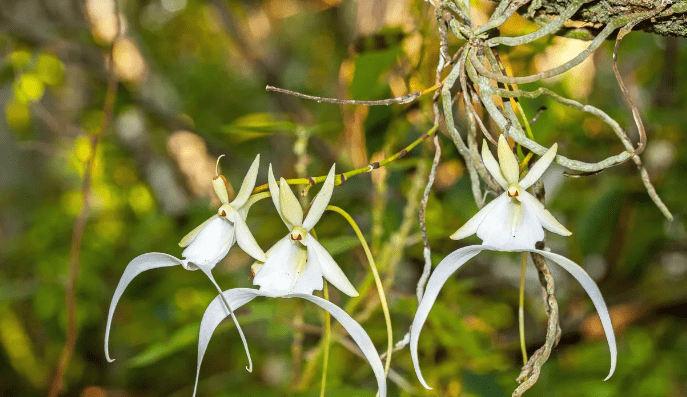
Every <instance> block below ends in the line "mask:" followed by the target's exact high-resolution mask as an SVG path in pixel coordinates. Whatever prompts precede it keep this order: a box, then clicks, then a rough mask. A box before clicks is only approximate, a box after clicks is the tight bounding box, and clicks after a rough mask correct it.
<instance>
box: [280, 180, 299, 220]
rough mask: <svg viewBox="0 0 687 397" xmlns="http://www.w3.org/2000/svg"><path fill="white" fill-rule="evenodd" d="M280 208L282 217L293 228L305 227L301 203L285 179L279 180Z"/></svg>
mask: <svg viewBox="0 0 687 397" xmlns="http://www.w3.org/2000/svg"><path fill="white" fill-rule="evenodd" d="M279 208H281V215H282V216H283V217H284V219H286V221H287V222H288V223H290V224H291V225H293V226H302V225H303V208H302V207H301V203H299V202H298V199H297V198H296V196H295V195H294V194H293V191H292V190H291V187H290V186H289V184H288V183H286V179H284V178H281V179H279Z"/></svg>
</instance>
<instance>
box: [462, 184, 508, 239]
mask: <svg viewBox="0 0 687 397" xmlns="http://www.w3.org/2000/svg"><path fill="white" fill-rule="evenodd" d="M502 196H503V195H501V196H499V197H497V198H495V199H494V200H491V201H490V202H489V204H487V205H485V206H484V207H482V209H481V210H479V211H478V212H477V213H476V214H475V215H474V216H473V217H472V218H470V220H468V221H467V222H465V223H464V224H463V226H461V227H460V228H459V229H458V230H456V232H455V233H453V234H452V235H451V238H452V239H453V240H460V239H463V238H465V237H468V236H472V235H473V234H475V233H477V227H479V225H480V223H482V221H483V220H484V218H485V217H486V216H487V214H489V212H491V210H492V209H493V208H494V206H496V204H497V203H498V202H499V199H500V198H501V197H502Z"/></svg>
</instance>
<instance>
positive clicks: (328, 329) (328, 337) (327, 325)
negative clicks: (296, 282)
mask: <svg viewBox="0 0 687 397" xmlns="http://www.w3.org/2000/svg"><path fill="white" fill-rule="evenodd" d="M322 293H323V295H324V299H326V300H329V286H328V285H327V280H324V288H323V289H322ZM331 324H332V320H331V318H330V315H329V312H328V311H326V310H325V312H324V358H323V359H322V383H321V386H320V397H324V391H325V389H326V387H327V367H328V366H329V345H330V344H331V341H332V325H331Z"/></svg>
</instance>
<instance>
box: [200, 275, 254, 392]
mask: <svg viewBox="0 0 687 397" xmlns="http://www.w3.org/2000/svg"><path fill="white" fill-rule="evenodd" d="M250 291H255V290H252V289H250V288H234V289H230V290H228V291H225V292H223V293H222V295H224V298H225V299H226V300H227V302H228V303H229V306H230V307H231V310H232V311H235V310H236V309H238V308H240V307H241V306H243V305H245V304H246V303H248V302H250V301H252V300H253V299H254V298H255V297H256V296H257V295H256V294H254V293H251V292H250ZM228 315H229V311H228V310H227V308H226V307H225V306H224V302H223V301H222V298H221V297H220V296H219V295H217V297H215V299H214V300H213V301H212V302H210V304H209V305H208V307H207V308H206V309H205V313H204V314H203V319H202V320H201V322H200V331H199V333H198V365H197V367H196V382H195V385H194V386H193V397H195V396H196V391H197V389H198V377H199V375H200V363H201V362H203V356H205V350H206V349H207V347H208V343H210V338H212V333H213V332H215V328H217V326H218V325H219V323H221V322H222V320H224V319H225V318H227V316H228Z"/></svg>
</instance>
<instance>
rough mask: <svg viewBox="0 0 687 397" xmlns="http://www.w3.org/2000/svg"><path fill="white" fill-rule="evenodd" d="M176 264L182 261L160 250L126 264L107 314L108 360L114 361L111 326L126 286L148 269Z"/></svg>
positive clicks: (106, 350) (106, 343)
mask: <svg viewBox="0 0 687 397" xmlns="http://www.w3.org/2000/svg"><path fill="white" fill-rule="evenodd" d="M174 265H181V261H180V260H179V259H177V258H175V257H173V256H171V255H167V254H162V253H159V252H150V253H147V254H143V255H139V256H137V257H136V258H134V259H133V260H132V261H131V262H129V264H128V265H126V269H124V274H122V278H120V279H119V283H118V284H117V288H116V289H115V292H114V295H113V296H112V301H111V302H110V311H109V312H108V314H107V325H106V326H105V358H106V359H107V361H108V362H113V361H114V360H113V359H111V358H110V351H109V348H108V342H109V340H110V326H111V325H112V315H113V314H114V311H115V308H116V307H117V302H119V298H121V297H122V294H123V293H124V290H125V289H126V287H127V286H128V285H129V283H130V282H131V280H133V279H134V277H136V276H138V275H139V274H141V273H142V272H144V271H146V270H150V269H156V268H159V267H169V266H174Z"/></svg>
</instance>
